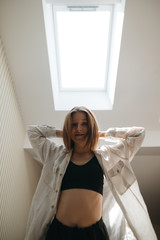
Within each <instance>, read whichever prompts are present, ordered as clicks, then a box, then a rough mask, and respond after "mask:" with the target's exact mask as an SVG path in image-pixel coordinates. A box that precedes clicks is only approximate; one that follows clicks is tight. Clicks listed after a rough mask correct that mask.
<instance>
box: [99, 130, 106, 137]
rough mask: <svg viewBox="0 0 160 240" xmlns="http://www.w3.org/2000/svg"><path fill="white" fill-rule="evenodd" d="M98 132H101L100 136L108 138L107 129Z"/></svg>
mask: <svg viewBox="0 0 160 240" xmlns="http://www.w3.org/2000/svg"><path fill="white" fill-rule="evenodd" d="M98 134H99V138H106V136H107V134H106V131H99V132H98Z"/></svg>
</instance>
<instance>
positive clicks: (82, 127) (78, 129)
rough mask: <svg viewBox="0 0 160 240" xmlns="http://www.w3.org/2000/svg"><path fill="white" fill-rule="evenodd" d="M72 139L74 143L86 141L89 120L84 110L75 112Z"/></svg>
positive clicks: (72, 120) (72, 122)
mask: <svg viewBox="0 0 160 240" xmlns="http://www.w3.org/2000/svg"><path fill="white" fill-rule="evenodd" d="M71 124H72V127H71V139H72V140H73V142H74V143H83V142H84V143H85V142H86V140H87V134H88V120H87V117H86V114H85V113H84V112H75V113H73V115H72V119H71Z"/></svg>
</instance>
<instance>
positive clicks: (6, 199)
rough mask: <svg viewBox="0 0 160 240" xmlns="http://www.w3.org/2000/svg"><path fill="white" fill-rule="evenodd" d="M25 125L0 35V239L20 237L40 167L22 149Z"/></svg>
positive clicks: (16, 238)
mask: <svg viewBox="0 0 160 240" xmlns="http://www.w3.org/2000/svg"><path fill="white" fill-rule="evenodd" d="M24 137H25V128H24V125H23V121H22V118H21V114H20V111H19V106H18V104H17V100H16V96H15V93H14V88H13V85H12V81H11V75H10V72H9V69H8V66H7V61H6V58H5V54H4V49H3V47H2V42H1V39H0V239H1V240H22V239H24V234H25V228H26V221H27V217H28V210H29V206H30V202H31V199H32V195H33V192H34V189H35V186H36V184H37V180H38V178H39V174H40V168H39V166H38V165H37V163H35V162H34V161H33V160H31V158H30V156H29V155H28V154H27V153H25V152H24V150H23V143H24Z"/></svg>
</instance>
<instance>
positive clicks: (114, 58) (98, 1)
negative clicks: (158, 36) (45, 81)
mask: <svg viewBox="0 0 160 240" xmlns="http://www.w3.org/2000/svg"><path fill="white" fill-rule="evenodd" d="M42 3H43V12H44V22H45V30H46V40H47V48H48V59H49V66H50V77H51V85H52V92H53V101H54V107H55V110H56V111H64V110H70V109H71V108H73V107H74V106H86V107H88V108H89V109H91V110H112V109H113V106H114V96H115V90H116V80H117V70H118V62H119V53H120V46H121V36H122V27H123V18H124V10H125V0H42Z"/></svg>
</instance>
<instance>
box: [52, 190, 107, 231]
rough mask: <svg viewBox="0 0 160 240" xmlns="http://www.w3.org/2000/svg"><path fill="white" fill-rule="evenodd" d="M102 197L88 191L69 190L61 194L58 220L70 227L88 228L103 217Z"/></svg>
mask: <svg viewBox="0 0 160 240" xmlns="http://www.w3.org/2000/svg"><path fill="white" fill-rule="evenodd" d="M102 198H103V197H102V195H101V194H100V193H97V192H95V191H92V190H87V189H68V190H63V191H62V192H61V194H60V198H59V202H58V208H57V213H56V218H57V219H58V220H59V221H60V222H62V223H63V224H65V225H67V226H70V227H74V226H77V227H87V226H90V225H92V224H94V223H96V222H97V221H98V220H99V219H100V218H101V216H102Z"/></svg>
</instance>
